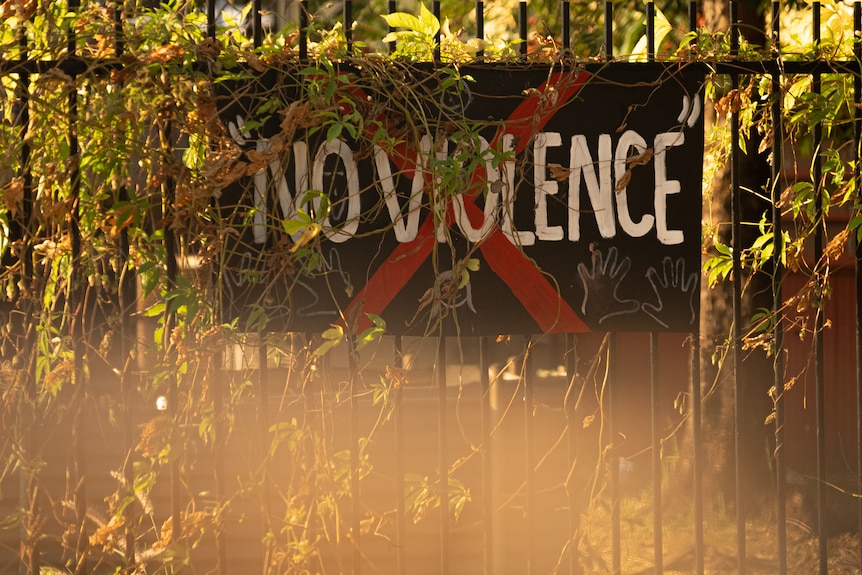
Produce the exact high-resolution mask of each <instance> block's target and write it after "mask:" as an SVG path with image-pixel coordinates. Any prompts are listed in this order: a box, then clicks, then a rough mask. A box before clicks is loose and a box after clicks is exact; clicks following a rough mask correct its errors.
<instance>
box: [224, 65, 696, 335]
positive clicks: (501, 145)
mask: <svg viewBox="0 0 862 575" xmlns="http://www.w3.org/2000/svg"><path fill="white" fill-rule="evenodd" d="M460 72H461V74H462V76H460V77H455V76H451V75H445V74H444V75H440V74H439V73H438V74H436V75H435V74H433V73H432V72H431V71H426V72H422V71H420V70H414V69H410V70H407V71H404V72H403V77H402V78H401V81H402V82H404V84H402V85H411V86H412V87H413V88H414V90H415V91H418V92H421V91H422V87H423V86H426V87H427V90H426V92H427V94H430V95H432V96H431V98H432V102H431V103H430V104H429V102H426V101H421V100H417V101H416V102H414V101H412V100H410V98H409V97H405V96H401V94H404V93H407V91H406V90H402V89H399V87H398V86H399V84H393V85H392V89H391V91H386V90H383V91H381V90H379V89H378V90H376V91H375V92H374V93H370V92H368V91H367V90H366V89H364V88H363V85H369V84H368V83H367V82H363V79H362V74H363V72H362V71H359V70H348V71H344V72H341V73H340V74H341V75H340V76H339V77H338V80H337V83H336V85H335V87H334V88H333V84H332V83H329V84H328V85H326V86H324V85H322V84H321V85H320V86H318V85H317V84H316V83H315V82H317V81H318V80H319V78H316V77H315V76H314V75H313V74H310V73H309V72H308V71H304V72H303V73H302V74H297V75H296V76H295V78H293V77H290V76H289V75H287V74H282V75H278V74H274V73H271V74H268V75H265V76H262V77H260V78H258V79H256V80H255V81H253V82H248V83H242V84H234V85H228V84H224V85H223V86H222V88H223V93H222V96H221V100H220V102H221V107H220V108H221V112H220V113H221V117H222V119H223V121H224V122H225V125H226V126H227V128H228V132H229V133H230V134H231V137H232V138H233V140H234V141H235V142H236V144H237V145H238V146H240V147H241V149H242V150H243V156H244V161H245V162H247V165H246V168H245V172H244V174H245V175H243V177H241V178H240V179H239V180H238V181H236V182H235V183H233V184H231V185H230V186H228V187H227V188H226V189H225V190H224V192H223V194H222V196H221V199H220V204H221V206H222V214H223V216H224V219H225V221H226V222H228V224H229V225H230V226H231V228H232V230H233V232H235V233H229V234H226V237H225V244H224V245H225V246H226V250H227V252H226V257H225V258H224V261H225V266H224V267H223V269H222V273H221V281H222V285H223V290H224V291H223V294H224V296H225V298H224V299H225V301H226V302H227V306H228V314H229V315H231V316H233V317H240V318H241V319H242V320H243V321H246V322H251V323H252V324H256V325H257V327H263V326H264V325H265V326H266V329H270V330H284V331H323V330H325V329H327V328H329V327H330V326H331V325H338V324H341V325H346V326H349V328H350V329H354V330H357V331H358V330H361V329H363V328H364V327H365V326H367V325H369V324H370V323H371V320H372V319H376V318H378V317H379V318H383V320H384V321H385V324H386V328H387V330H388V331H389V332H391V333H401V334H423V333H429V332H431V331H436V330H439V329H440V328H442V329H443V331H444V332H448V333H452V332H454V331H456V330H457V332H458V333H461V334H467V335H493V334H503V333H506V334H511V333H539V332H543V333H551V332H579V331H589V330H596V331H612V330H626V331H643V330H648V331H684V332H688V331H691V330H692V329H693V328H694V326H695V325H696V323H697V321H698V313H699V309H698V290H699V267H700V236H701V224H700V222H701V175H702V167H701V165H702V156H703V123H702V115H701V109H702V104H701V98H700V95H699V89H700V86H701V83H702V79H703V73H702V71H701V69H699V68H696V67H684V66H680V67H679V68H673V69H669V68H666V67H654V68H646V69H645V68H642V67H641V68H636V67H632V66H627V67H624V68H623V69H619V68H614V67H612V66H608V67H607V68H606V69H605V70H604V71H602V72H599V73H588V72H585V71H575V70H566V71H562V72H560V71H557V70H552V69H548V68H536V67H528V68H526V69H513V68H500V67H475V68H469V69H462V70H461V71H460ZM441 77H442V78H443V82H445V84H444V83H441V80H440V78H441ZM327 86H328V87H327ZM442 86H445V88H446V89H445V90H441V89H439V87H442ZM327 90H328V92H327ZM315 98H317V100H315ZM463 118H468V119H471V120H475V123H470V124H465V123H464V122H461V121H460V120H461V119H463ZM321 119H326V120H327V121H326V122H325V123H321ZM465 126H467V127H471V126H475V128H474V129H472V130H467V129H465ZM378 321H379V320H378Z"/></svg>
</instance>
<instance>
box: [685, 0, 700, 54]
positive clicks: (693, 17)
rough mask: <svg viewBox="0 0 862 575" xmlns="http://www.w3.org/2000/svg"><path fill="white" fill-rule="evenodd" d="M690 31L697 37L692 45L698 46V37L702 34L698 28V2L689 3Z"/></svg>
mask: <svg viewBox="0 0 862 575" xmlns="http://www.w3.org/2000/svg"><path fill="white" fill-rule="evenodd" d="M688 29H689V30H690V31H691V32H694V34H695V37H694V39H692V44H694V46H697V45H698V41H697V35H698V34H699V33H700V32H699V31H698V27H697V1H694V2H689V3H688Z"/></svg>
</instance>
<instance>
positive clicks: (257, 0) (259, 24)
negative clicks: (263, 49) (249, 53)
mask: <svg viewBox="0 0 862 575" xmlns="http://www.w3.org/2000/svg"><path fill="white" fill-rule="evenodd" d="M251 12H252V14H251V36H252V43H253V44H254V47H255V48H260V45H261V44H262V43H263V21H262V20H261V0H252V4H251Z"/></svg>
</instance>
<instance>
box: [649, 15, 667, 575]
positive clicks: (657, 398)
mask: <svg viewBox="0 0 862 575" xmlns="http://www.w3.org/2000/svg"><path fill="white" fill-rule="evenodd" d="M650 4H652V2H650ZM649 355H650V396H651V399H652V401H651V406H652V408H651V409H650V419H651V422H652V441H651V443H652V481H653V487H652V500H653V504H652V505H653V520H652V528H653V556H654V557H655V575H662V573H664V558H663V553H662V498H661V481H662V470H661V458H662V438H661V421H660V418H659V413H661V394H660V393H659V392H660V391H661V390H660V387H659V378H658V365H659V363H658V362H659V353H658V334H657V333H655V332H651V333H650V334H649Z"/></svg>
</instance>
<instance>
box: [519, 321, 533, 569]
mask: <svg viewBox="0 0 862 575" xmlns="http://www.w3.org/2000/svg"><path fill="white" fill-rule="evenodd" d="M531 347H532V340H531V338H529V337H528V338H526V339H525V340H524V365H523V366H522V374H521V377H522V383H523V385H524V473H525V490H526V496H527V501H526V504H525V506H524V508H525V515H526V520H527V535H526V536H527V570H526V573H527V575H531V574H532V573H533V567H534V563H535V553H536V477H535V476H536V473H535V468H534V465H535V461H536V459H535V455H534V454H533V409H534V404H533V403H534V402H533V373H532V372H533V360H532V358H531V357H530V356H531V355H532V349H531Z"/></svg>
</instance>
